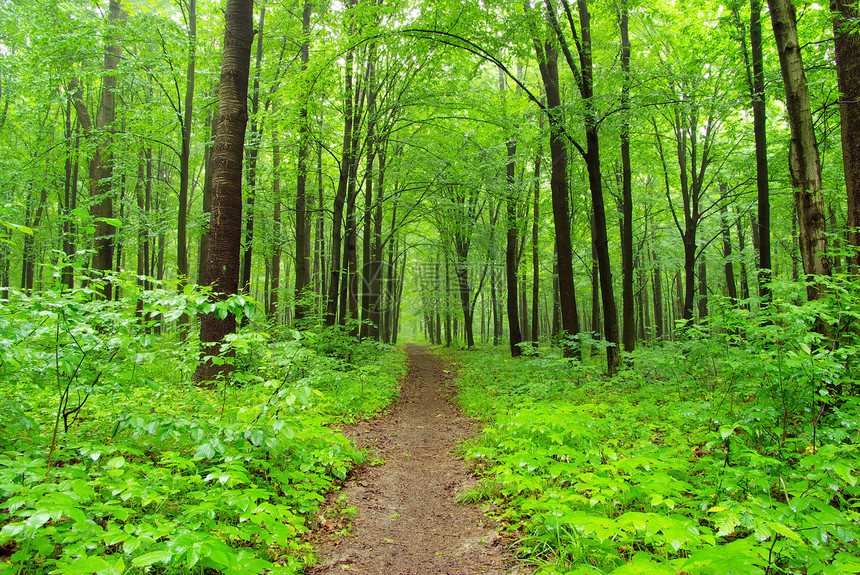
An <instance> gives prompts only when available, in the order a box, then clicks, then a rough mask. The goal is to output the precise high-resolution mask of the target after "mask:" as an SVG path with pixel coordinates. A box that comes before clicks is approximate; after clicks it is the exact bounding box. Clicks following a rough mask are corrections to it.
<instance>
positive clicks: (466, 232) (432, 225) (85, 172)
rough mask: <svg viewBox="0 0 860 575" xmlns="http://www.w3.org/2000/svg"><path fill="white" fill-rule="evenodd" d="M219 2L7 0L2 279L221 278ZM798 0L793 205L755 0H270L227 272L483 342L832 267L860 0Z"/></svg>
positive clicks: (382, 326)
mask: <svg viewBox="0 0 860 575" xmlns="http://www.w3.org/2000/svg"><path fill="white" fill-rule="evenodd" d="M550 8H551V10H550ZM223 9H224V7H222V6H220V5H219V4H216V3H208V2H201V3H200V4H199V5H198V3H197V2H190V1H182V2H177V3H170V2H142V3H134V2H112V3H109V4H107V5H99V4H92V3H75V2H71V3H61V4H56V3H33V4H32V5H31V4H30V3H27V2H8V3H6V4H5V5H4V7H3V11H4V17H3V21H4V22H5V25H4V27H5V28H6V30H5V31H4V33H3V38H2V40H3V42H2V43H3V50H2V95H1V96H2V106H3V116H2V133H0V136H2V145H3V146H4V147H5V148H6V149H7V153H5V154H4V163H5V166H4V170H3V174H5V176H4V178H5V179H6V182H5V183H4V188H5V189H6V190H7V198H8V199H7V201H6V202H5V203H4V207H3V222H4V224H5V228H4V229H5V232H4V234H5V241H4V243H3V247H2V249H3V253H2V274H0V276H2V283H3V285H4V286H7V287H9V288H20V289H21V290H24V291H29V290H36V291H39V290H43V289H48V288H54V287H56V286H57V283H58V281H59V282H61V283H62V284H63V285H65V286H66V287H67V288H69V289H73V288H75V287H78V286H83V285H90V284H89V282H90V281H97V282H103V283H102V284H100V285H101V286H102V287H101V289H103V291H104V297H105V298H106V299H118V300H121V299H124V298H125V297H126V293H125V292H124V291H123V289H122V287H121V285H122V282H123V281H125V282H128V281H132V279H130V278H135V277H136V278H138V279H137V280H133V281H136V282H137V283H139V284H140V287H139V288H135V290H138V289H139V290H142V291H147V290H149V289H151V288H152V287H154V286H160V287H161V288H169V286H171V285H178V286H179V287H180V289H183V287H184V286H186V285H194V284H199V285H209V284H211V281H209V282H207V280H206V276H205V273H204V272H205V267H206V262H207V256H206V254H207V248H208V245H209V225H210V222H209V214H210V211H211V209H212V206H211V200H212V197H213V195H214V191H213V190H214V188H213V183H212V175H213V173H214V172H215V171H216V169H217V162H216V164H214V165H213V163H212V161H211V158H212V155H213V153H214V152H213V143H215V142H217V137H216V133H217V128H218V126H219V125H221V124H219V118H218V113H217V112H218V94H219V86H220V78H221V74H222V71H221V61H222V57H223V53H224V52H223V49H222V36H223V33H224V32H223V30H224V14H225V12H223ZM850 9H851V8H850V6H849V7H847V8H846V10H850ZM771 13H772V15H773V14H776V12H773V11H771ZM788 13H790V14H791V15H792V17H793V18H794V20H796V22H797V28H796V34H797V37H798V38H799V39H800V46H799V48H800V52H799V55H800V56H802V63H801V64H802V68H801V71H803V72H805V75H804V78H803V79H802V80H803V82H802V83H803V86H804V87H805V90H806V92H807V96H806V104H805V106H806V109H807V111H808V115H809V117H810V120H809V122H810V126H811V130H812V131H813V132H812V139H811V140H807V143H806V144H803V145H809V142H812V145H813V148H815V149H814V152H815V154H814V155H816V157H818V156H820V160H817V161H818V162H820V168H818V170H819V171H820V172H821V174H820V176H819V181H820V184H819V185H818V186H817V188H816V189H815V190H814V192H813V193H812V194H807V195H808V196H810V197H814V198H816V202H814V206H815V209H816V210H817V211H816V215H815V216H814V217H812V216H809V217H804V215H803V214H801V217H800V218H799V219H798V217H797V214H800V212H799V211H798V210H799V208H798V206H801V207H802V203H797V202H795V201H794V198H793V190H801V187H798V182H796V181H793V180H792V177H791V174H792V173H793V172H792V170H791V169H789V165H788V157H789V147H792V149H794V148H795V147H797V148H799V147H800V146H801V144H799V143H798V142H800V140H799V136H796V135H795V133H796V132H793V131H792V129H791V128H792V125H791V122H790V121H789V120H790V118H789V114H788V113H787V112H788V108H787V107H786V101H787V99H786V92H785V86H787V85H788V84H787V83H786V80H785V77H784V76H783V75H782V74H781V68H780V59H779V56H778V46H777V45H776V44H777V43H776V42H775V40H774V35H773V34H772V33H771V31H772V30H773V29H774V28H773V26H772V25H771V23H770V22H769V21H768V20H767V19H766V17H767V16H768V10H766V9H764V7H763V6H762V5H761V3H760V2H756V3H753V4H751V5H750V6H747V5H743V4H742V3H730V4H724V3H720V2H713V3H704V4H703V3H696V4H695V5H692V4H688V3H683V2H682V3H674V2H670V3H665V2H664V3H647V2H636V3H632V4H630V5H628V3H627V2H620V1H619V2H614V3H613V2H610V3H599V2H598V3H594V4H593V5H592V4H590V3H578V4H577V5H573V6H572V5H571V4H570V3H569V2H561V3H558V2H556V3H552V2H548V3H544V4H540V3H538V4H536V5H534V6H533V5H531V3H530V2H525V3H522V4H520V3H516V2H496V3H494V2H477V3H473V2H465V3H456V4H453V5H452V4H447V3H422V2H403V3H391V4H387V3H375V2H369V3H368V2H357V1H355V2H347V3H345V4H344V3H332V4H319V3H310V2H308V3H300V2H297V3H282V2H268V3H265V2H259V3H258V5H256V6H255V8H254V16H253V17H254V24H253V26H254V31H253V33H254V38H253V41H252V43H253V46H250V45H249V47H250V48H252V50H251V51H252V53H251V56H250V64H249V65H250V68H249V76H250V77H249V90H248V102H247V105H248V118H249V120H248V128H247V134H246V137H245V138H244V152H243V155H244V161H243V162H242V166H241V172H238V171H235V170H237V169H240V168H239V167H238V166H234V167H233V169H234V171H233V172H231V175H230V178H232V180H237V179H238V178H240V177H241V182H239V181H237V182H236V185H237V186H239V185H241V194H242V199H241V206H240V205H239V204H238V203H235V202H234V203H233V204H232V207H231V208H230V209H229V210H228V212H229V217H230V218H235V220H236V222H235V224H234V227H235V226H238V227H236V229H235V234H238V235H237V236H236V238H237V239H238V241H239V244H240V247H239V248H237V249H238V250H239V252H238V255H239V260H238V261H237V263H236V264H235V265H236V266H239V267H237V269H238V271H237V272H235V273H236V274H238V276H239V277H238V278H237V280H236V281H237V282H238V283H237V284H236V285H237V286H238V288H232V289H227V290H226V291H236V290H237V289H238V290H239V291H242V292H244V293H246V294H248V295H250V296H252V297H253V298H254V300H255V301H257V302H260V304H261V305H262V306H263V307H264V308H265V310H266V312H267V313H268V315H269V316H270V317H271V318H272V321H275V322H276V323H279V324H291V323H292V322H294V321H296V320H302V321H304V322H306V323H307V322H311V323H313V322H318V321H323V322H325V323H327V324H334V323H339V324H344V325H345V324H348V323H349V322H350V321H352V322H356V321H359V322H363V325H364V326H365V327H364V328H362V330H363V331H364V332H367V333H366V334H364V333H363V335H370V336H372V337H374V338H380V339H382V340H384V341H393V340H394V339H395V338H396V332H397V328H398V327H400V326H401V325H408V326H412V327H411V328H410V329H412V330H413V331H414V330H415V329H416V328H415V327H414V326H415V325H416V324H415V323H414V322H412V323H409V322H407V323H405V324H401V323H400V322H399V319H400V314H401V309H403V312H404V313H405V314H406V317H417V318H419V319H420V320H421V323H423V324H424V328H423V329H426V330H428V333H429V334H430V336H431V338H432V339H434V340H436V339H440V338H441V337H442V336H441V335H440V333H441V331H443V326H442V325H441V324H444V330H445V331H446V334H448V335H446V336H445V338H446V341H448V342H450V341H452V340H453V339H454V338H455V337H457V338H461V339H463V341H465V342H466V344H467V345H471V343H472V342H473V340H474V336H473V335H472V331H473V330H475V329H477V330H478V331H479V332H480V337H481V338H483V340H484V341H486V340H487V339H488V338H491V339H492V340H493V341H494V342H498V341H499V340H500V339H501V338H505V337H507V336H508V334H513V338H512V339H513V340H514V344H516V343H519V342H520V341H522V340H524V339H525V340H534V341H535V342H537V341H540V339H541V336H542V335H553V336H557V335H558V334H559V333H561V332H563V331H564V332H566V333H567V334H568V337H574V338H575V337H576V336H577V335H578V334H580V333H586V332H587V333H592V334H595V335H596V337H598V338H601V337H605V338H606V340H607V341H608V342H609V343H611V344H614V345H611V346H610V347H609V354H610V355H617V354H615V353H614V351H613V349H614V348H615V347H616V346H621V345H622V343H623V346H624V348H625V349H628V350H630V349H632V348H633V347H634V346H635V343H636V341H637V340H640V341H643V340H647V341H650V340H655V339H662V338H666V337H674V336H675V330H676V320H679V319H683V320H685V321H686V322H688V323H687V325H689V322H694V321H705V320H706V319H707V317H708V312H709V305H708V304H709V302H716V301H719V300H721V299H722V298H730V299H731V300H732V301H742V302H743V305H744V306H745V307H747V308H753V309H755V308H757V307H758V305H759V300H758V299H756V296H757V295H762V296H764V295H765V294H766V292H767V289H766V288H763V289H762V290H759V289H758V288H759V285H766V282H767V280H769V279H783V278H791V279H793V280H798V279H799V278H800V277H801V275H802V274H803V273H804V272H807V273H829V271H826V270H825V268H822V267H821V266H819V267H818V268H815V267H809V266H812V265H813V262H811V261H810V262H805V261H804V254H805V253H806V251H807V250H805V249H801V248H803V247H804V246H805V245H807V244H806V243H805V240H804V238H807V237H809V238H813V239H814V240H815V241H818V242H819V243H818V244H816V246H817V247H816V248H815V249H818V248H821V247H822V246H824V247H825V248H826V249H827V251H828V253H829V254H836V253H840V254H843V255H842V256H833V257H830V260H832V262H828V266H830V267H832V268H833V269H834V270H835V271H837V272H839V271H847V266H848V264H849V262H848V260H850V258H851V253H850V246H852V245H855V244H856V242H854V241H853V240H854V237H855V236H853V235H851V234H849V233H848V232H847V229H848V224H849V222H848V220H849V218H850V217H851V213H852V212H851V210H850V209H849V208H850V207H851V205H853V203H852V202H849V201H848V198H850V197H852V190H851V189H848V190H847V192H848V193H846V186H848V185H849V184H851V183H852V181H853V177H847V176H846V175H845V174H846V171H845V169H844V168H843V156H844V157H845V162H846V164H845V165H852V164H853V162H852V161H851V159H850V158H849V155H850V150H851V149H853V148H852V146H851V145H850V142H851V136H850V132H848V135H846V136H844V137H843V139H842V140H841V139H840V133H841V131H840V126H841V124H840V122H845V119H844V118H842V116H844V114H842V115H840V107H839V106H840V90H841V89H842V88H840V87H839V84H838V82H837V76H838V75H837V68H838V64H839V60H837V59H836V52H835V51H834V37H836V38H839V37H840V35H844V36H846V37H848V40H851V39H852V38H853V37H854V36H856V34H854V33H853V30H851V29H850V25H851V22H852V21H853V20H850V18H849V19H847V20H846V21H845V22H846V25H845V26H842V28H845V29H844V30H843V29H842V28H840V27H839V26H840V24H839V22H838V21H837V20H834V17H833V16H832V12H831V10H830V8H829V7H826V6H822V5H820V4H818V3H802V4H798V5H797V6H789V11H788ZM762 15H763V16H764V17H765V18H762V17H761V16H762ZM846 26H847V27H846ZM228 37H229V36H228ZM846 42H847V40H846ZM849 44H850V42H849ZM846 58H847V59H851V58H854V54H853V53H852V52H850V46H849V52H847V54H846ZM550 68H552V69H553V70H555V71H554V72H550V71H549V69H550ZM851 69H852V67H851V66H850V65H847V66H846V67H845V68H844V70H845V73H843V74H842V76H848V75H850V73H851V72H850V70H851ZM548 82H549V84H547V83H548ZM548 85H549V86H550V92H552V93H547V86H548ZM846 85H850V84H846ZM846 98H848V96H846ZM842 101H845V100H844V98H843V100H842ZM843 106H844V107H846V109H850V106H849V105H847V104H843ZM222 121H223V119H222ZM553 134H555V135H554V136H553ZM548 137H549V138H548ZM551 138H555V139H556V140H555V141H556V144H555V148H553V146H552V145H551V144H550V141H549V140H550V139H551ZM845 141H848V142H849V145H847V146H845ZM795 144H796V145H795ZM843 149H845V150H846V151H845V154H843ZM562 155H563V156H564V159H563V160H562ZM562 162H563V163H564V164H565V165H561V163H562ZM553 169H555V170H563V172H562V173H558V174H556V172H553ZM240 174H241V176H240ZM550 181H552V182H554V184H553V186H550V185H549V184H550ZM218 209H220V208H218ZM852 209H853V208H852ZM819 212H820V213H819ZM771 213H772V214H773V217H772V218H771V217H770V214H771ZM807 220H809V222H807ZM809 226H812V227H811V228H810V227H809ZM533 228H534V229H533ZM561 230H563V231H564V233H562V234H560V231H561ZM235 234H234V235H235ZM568 238H570V239H569V240H568ZM828 238H829V243H828V241H827V239H828ZM558 241H562V243H563V244H564V245H565V246H567V245H568V244H569V246H570V248H569V251H570V254H568V253H567V252H568V248H565V249H563V250H561V252H562V253H559V250H558V248H557V247H556V246H557V245H559V244H558V243H557V242H558ZM762 246H765V250H766V251H767V252H768V253H767V254H766V255H765V256H762V255H761V250H762ZM811 249H812V248H811ZM234 251H235V250H234ZM763 257H765V258H766V260H762V258H763ZM809 257H810V258H812V255H810V256H809ZM761 261H766V263H768V264H769V265H768V267H765V268H762V266H761ZM805 263H806V264H807V267H806V268H805V267H804V264H805ZM437 264H438V269H436V268H437ZM762 269H765V270H766V273H762V272H761V270H762ZM231 273H234V272H231ZM111 274H118V275H117V276H116V277H114V276H112V275H111ZM109 275H110V276H111V277H110V278H108V276H109ZM120 276H122V277H124V278H125V279H124V280H123V279H120ZM19 277H20V281H18V280H19ZM429 278H432V281H430V279H429ZM210 279H211V278H210ZM428 282H429V284H428ZM553 282H555V284H554V283H553ZM437 284H438V286H437ZM443 284H444V286H445V287H444V288H442V287H441V286H442V285H443ZM558 284H560V285H558ZM222 287H224V288H226V284H225V285H223V286H222ZM215 289H216V291H223V290H218V287H217V286H216V287H215ZM440 295H441V297H440ZM577 295H578V298H577ZM649 300H650V301H649ZM402 301H406V302H409V303H410V305H409V306H407V307H403V306H401V302H402ZM616 308H618V310H621V312H620V313H619V312H616ZM532 311H533V312H534V313H532ZM564 316H568V317H564ZM574 316H575V318H574ZM503 317H507V318H508V320H507V321H503ZM476 320H477V321H478V326H477V328H476V327H475V326H474V325H473V323H474V322H475V321H476ZM189 321H190V319H189V315H188V314H183V316H182V317H181V318H180V322H179V327H178V329H179V330H180V332H181V334H182V336H183V338H184V336H185V334H186V333H187V332H188V322H189ZM454 322H456V323H457V326H456V327H455V326H453V325H450V324H452V323H454ZM532 324H534V325H532ZM619 324H621V326H622V327H621V328H619V327H618V326H619ZM619 329H620V330H622V331H623V334H624V338H623V342H622V340H621V338H620V335H619V334H620V333H621V332H620V331H619ZM437 332H440V333H437ZM533 334H534V335H533ZM526 335H527V336H528V337H525V336H526ZM470 338H471V339H470ZM512 349H513V351H514V353H517V350H518V348H517V347H516V346H515V345H514V347H512ZM616 366H617V358H616V359H612V358H610V371H613V370H614V369H615V367H616Z"/></svg>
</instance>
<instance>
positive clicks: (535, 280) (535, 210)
mask: <svg viewBox="0 0 860 575" xmlns="http://www.w3.org/2000/svg"><path fill="white" fill-rule="evenodd" d="M539 118H540V119H539V124H538V130H539V131H540V132H543V115H541V116H540V117H539ZM537 146H538V147H537V151H536V153H535V162H534V200H533V202H534V203H533V206H532V218H533V219H532V334H531V335H532V342H533V343H534V345H535V347H537V346H538V343H539V341H540V326H539V322H538V308H539V307H540V306H538V301H539V299H538V298H539V297H540V250H539V249H538V248H539V243H538V240H539V236H538V227H539V224H540V168H541V156H542V155H543V143H542V141H541V140H538V145H537Z"/></svg>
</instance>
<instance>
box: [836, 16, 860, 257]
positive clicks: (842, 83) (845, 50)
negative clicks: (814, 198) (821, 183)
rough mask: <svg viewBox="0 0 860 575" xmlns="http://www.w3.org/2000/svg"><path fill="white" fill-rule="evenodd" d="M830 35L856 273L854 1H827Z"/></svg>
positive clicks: (858, 111) (857, 56)
mask: <svg viewBox="0 0 860 575" xmlns="http://www.w3.org/2000/svg"><path fill="white" fill-rule="evenodd" d="M830 10H831V11H832V12H833V38H834V40H835V45H836V78H837V83H838V86H839V117H840V124H841V127H842V165H843V167H844V169H845V187H846V188H847V191H848V218H847V222H846V226H847V227H848V244H849V245H850V246H852V247H853V248H854V250H855V251H854V253H853V254H852V255H851V256H850V257H849V263H850V265H851V266H852V267H853V269H851V270H849V273H852V274H856V273H857V272H858V267H860V137H858V134H860V107H858V104H857V102H858V101H860V35H858V21H860V10H858V6H857V2H856V1H854V0H830Z"/></svg>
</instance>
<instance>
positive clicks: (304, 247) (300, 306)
mask: <svg viewBox="0 0 860 575" xmlns="http://www.w3.org/2000/svg"><path fill="white" fill-rule="evenodd" d="M311 8H312V5H311V2H310V0H304V7H303V9H302V47H301V61H302V67H301V76H302V78H304V77H305V75H306V74H307V70H308V62H310V33H311ZM308 86H309V85H308ZM307 90H310V87H308V88H307ZM309 99H310V94H309V93H307V92H304V93H302V94H300V95H299V100H300V101H301V103H302V107H301V109H300V110H299V151H298V158H297V165H296V280H295V282H296V286H295V297H296V306H295V310H296V311H295V318H296V319H302V318H304V317H305V316H306V315H307V313H308V311H309V308H308V305H307V304H308V302H307V297H306V294H305V291H306V290H307V289H308V286H309V285H310V258H309V254H310V241H311V238H310V237H309V235H308V230H309V226H308V223H307V220H308V212H307V181H308V158H309V156H310V129H309V126H308V100H309Z"/></svg>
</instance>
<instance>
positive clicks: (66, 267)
mask: <svg viewBox="0 0 860 575" xmlns="http://www.w3.org/2000/svg"><path fill="white" fill-rule="evenodd" d="M71 106H72V105H71V101H69V103H68V105H67V106H66V114H65V124H66V129H65V136H66V142H68V146H69V149H68V151H67V155H66V162H65V168H66V170H65V182H64V186H63V201H62V202H60V205H61V206H62V208H61V213H62V217H63V220H62V221H63V265H62V266H61V269H62V274H61V276H60V282H61V283H62V285H63V286H64V287H65V288H66V289H70V290H71V289H74V288H75V266H74V261H75V252H76V251H77V229H76V226H75V222H74V219H73V216H72V213H73V212H74V210H75V208H77V203H78V150H79V149H80V141H81V138H80V127H79V126H80V124H79V123H78V122H77V121H74V122H73V121H72V107H71ZM73 135H74V145H72V144H71V142H72V136H73Z"/></svg>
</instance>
